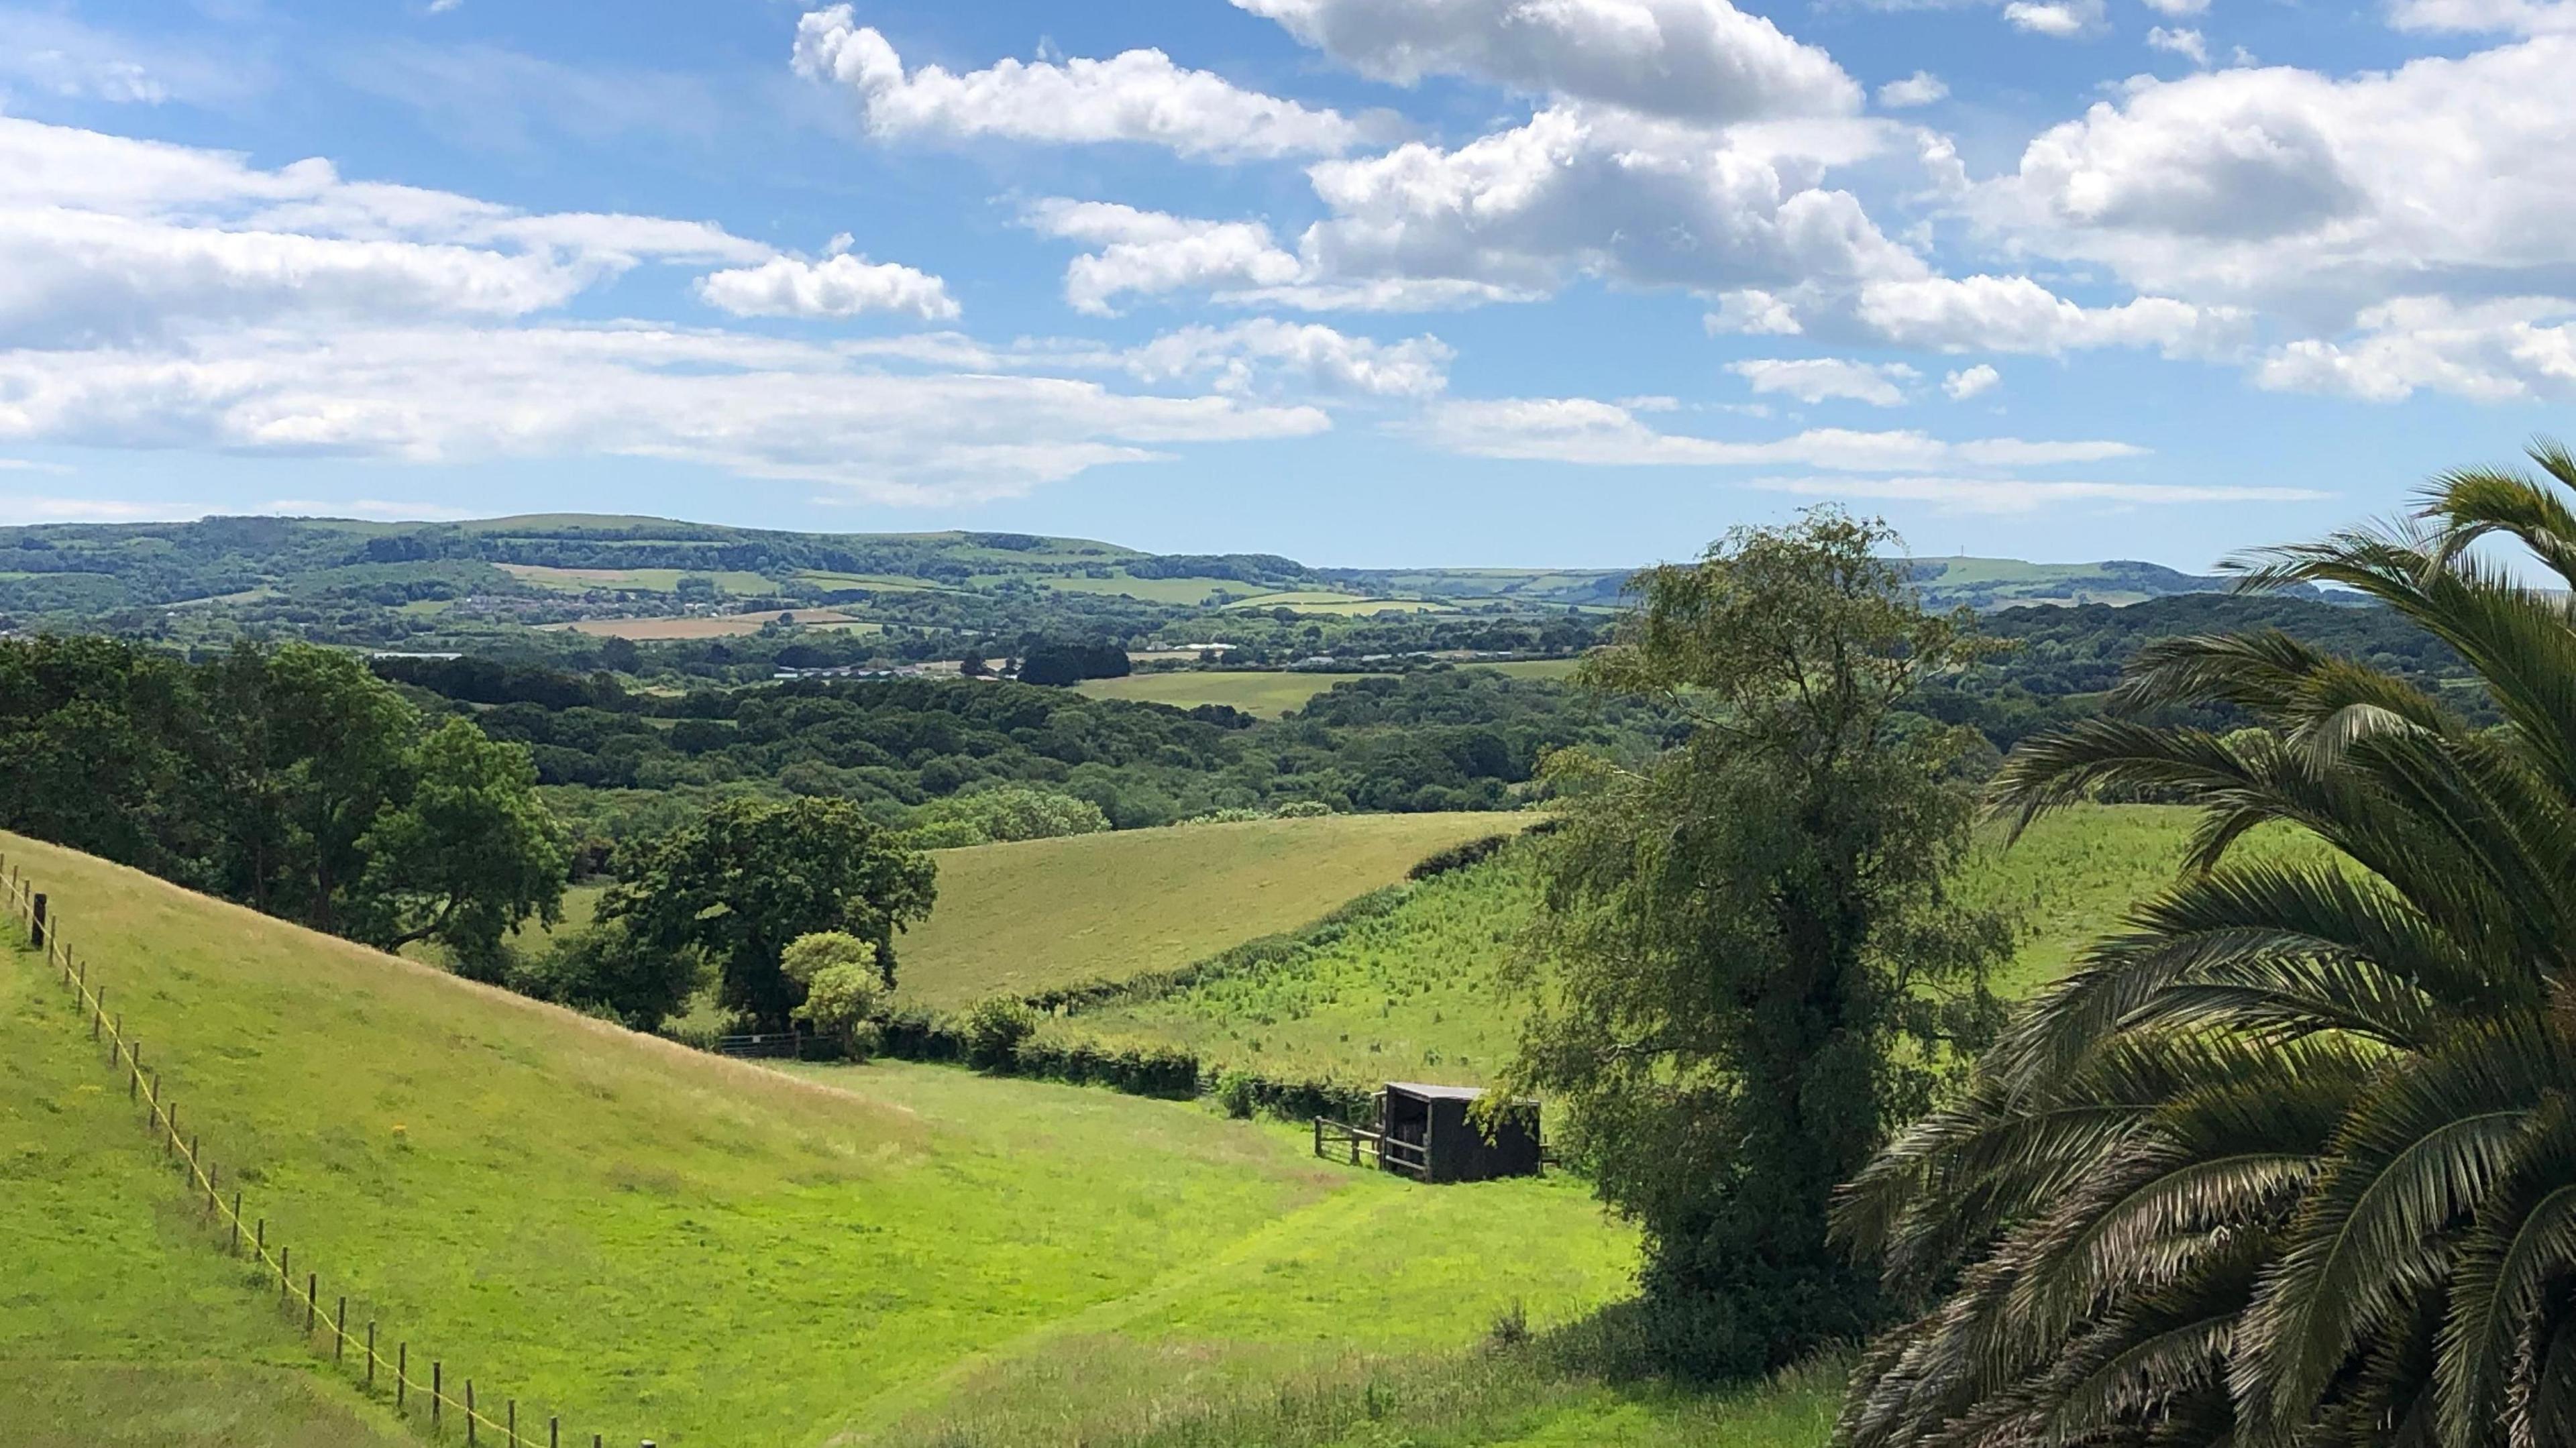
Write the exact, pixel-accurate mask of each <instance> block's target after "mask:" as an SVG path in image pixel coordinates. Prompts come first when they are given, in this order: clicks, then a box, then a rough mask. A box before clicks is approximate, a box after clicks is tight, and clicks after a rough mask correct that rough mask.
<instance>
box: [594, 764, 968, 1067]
mask: <svg viewBox="0 0 2576 1448" xmlns="http://www.w3.org/2000/svg"><path fill="white" fill-rule="evenodd" d="M616 872H617V883H616V884H614V885H611V886H610V887H609V889H608V893H607V894H606V895H605V896H603V897H602V898H601V901H600V906H599V917H600V918H601V919H602V920H616V921H622V922H623V923H624V924H625V926H626V928H627V930H628V931H629V932H630V933H631V934H632V935H633V937H634V940H635V943H636V944H637V945H638V946H640V947H642V948H644V949H648V950H660V951H668V952H680V951H693V952H699V953H702V954H703V955H704V957H705V958H706V959H708V960H710V961H712V962H714V964H715V966H716V968H717V970H718V972H719V978H720V998H721V999H722V1001H723V1003H724V1004H725V1005H727V1006H729V1007H732V1008H734V1009H736V1010H742V1011H747V1012H749V1013H750V1014H751V1015H752V1016H753V1017H754V1018H755V1019H756V1020H758V1021H759V1022H760V1023H761V1024H762V1025H764V1026H766V1027H769V1028H771V1029H779V1028H783V1027H785V1026H786V1024H787V1020H788V1015H789V1013H790V1012H791V1011H793V1010H794V1009H795V1008H796V1007H797V1006H798V1005H799V1004H801V1003H802V1002H803V1000H804V987H803V986H801V985H799V984H798V983H796V982H795V981H792V980H790V979H788V978H787V976H786V975H785V974H784V973H783V972H782V971H781V970H780V969H779V960H780V957H781V955H782V954H783V953H784V952H785V950H786V948H787V946H788V943H789V942H791V941H793V940H795V939H796V938H797V937H798V936H801V935H811V934H813V933H815V932H816V931H825V930H840V931H847V932H848V933H850V934H852V935H855V936H857V937H858V938H860V939H862V940H865V941H867V942H869V943H870V944H872V945H874V946H875V947H876V950H877V967H878V971H879V973H880V975H881V976H882V977H883V979H884V981H885V984H886V985H887V986H888V987H891V986H892V985H893V984H894V979H895V952H894V937H895V934H896V932H897V931H899V930H901V929H903V928H904V927H905V926H906V925H908V924H911V923H912V922H914V921H917V920H920V919H922V918H924V917H926V916H927V915H929V913H930V906H931V902H932V900H933V899H934V898H935V896H936V890H937V887H936V883H935V882H936V875H937V867H936V866H934V865H933V864H932V863H931V860H930V857H929V856H928V855H925V854H922V853H921V852H919V851H917V850H910V849H906V848H904V847H903V846H902V845H900V844H898V843H897V842H896V840H895V838H894V836H893V835H892V834H891V833H889V832H888V831H887V830H885V829H883V828H882V827H880V826H878V825H876V824H875V823H873V822H871V821H870V820H869V819H868V818H867V817H866V816H865V815H863V814H861V813H860V812H859V809H858V807H857V806H856V805H853V804H851V803H850V802H849V801H847V800H841V799H795V800H787V801H771V800H751V799H737V800H727V801H725V802H724V803H722V804H719V805H717V806H715V807H714V808H713V809H710V810H708V811H707V812H706V814H705V815H704V816H702V817H700V818H699V819H698V820H696V821H695V822H693V823H691V824H688V825H686V826H683V827H682V828H680V829H678V830H675V831H673V832H671V833H670V834H667V835H664V836H661V837H659V838H656V839H650V840H645V841H642V842H639V843H638V844H636V845H633V846H631V847H629V848H627V849H625V850H622V851H620V852H619V854H618V857H617V862H616Z"/></svg>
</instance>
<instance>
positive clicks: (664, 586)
mask: <svg viewBox="0 0 2576 1448" xmlns="http://www.w3.org/2000/svg"><path fill="white" fill-rule="evenodd" d="M493 566H494V567H497V568H499V569H500V570H501V571H502V572H504V573H507V574H509V575H510V576H511V577H513V578H516V579H518V580H519V581H520V582H522V583H530V584H534V585H536V586H537V587H539V588H544V589H549V590H552V591H554V592H557V593H590V592H593V591H595V590H599V589H608V590H613V591H615V592H619V593H670V592H673V591H675V590H677V589H678V588H679V586H680V580H681V579H682V578H685V577H689V576H690V575H691V574H692V573H693V572H694V570H691V569H685V568H548V567H546V566H545V565H543V564H539V563H500V564H495V565H493ZM704 576H706V577H708V578H712V579H714V580H715V584H716V587H718V588H720V589H722V590H724V591H725V592H727V593H746V594H763V593H775V592H777V591H778V586H777V585H776V584H774V583H772V582H770V580H769V579H768V578H767V577H765V576H764V575H762V574H758V573H747V572H744V571H742V570H740V569H731V568H719V569H711V570H709V571H708V572H707V573H706V574H705V575H704Z"/></svg>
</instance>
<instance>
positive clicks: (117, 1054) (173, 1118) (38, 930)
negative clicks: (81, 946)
mask: <svg viewBox="0 0 2576 1448" xmlns="http://www.w3.org/2000/svg"><path fill="white" fill-rule="evenodd" d="M0 866H5V868H6V875H5V878H0V901H5V902H6V905H7V908H8V911H9V913H10V914H11V915H12V916H13V917H14V918H15V920H16V922H17V923H18V925H19V926H20V927H21V929H22V930H23V932H24V934H25V936H26V939H27V948H28V949H30V950H34V951H37V952H40V953H41V954H42V955H43V957H44V963H45V965H46V966H47V967H48V968H50V969H52V970H53V971H55V972H56V973H57V974H59V975H60V976H61V977H62V983H63V986H64V988H65V989H66V990H68V991H69V992H70V993H71V994H72V995H73V996H74V997H76V998H77V1000H78V1001H79V1004H80V1007H81V1009H82V1010H84V1011H85V1012H87V1013H88V1015H89V1033H90V1040H91V1041H93V1042H98V1043H102V1044H104V1045H105V1046H106V1048H107V1061H106V1064H107V1066H108V1067H109V1068H110V1069H111V1070H114V1071H116V1072H117V1074H118V1075H120V1076H122V1077H123V1078H124V1079H125V1094H126V1099H127V1100H128V1101H130V1102H137V1103H140V1104H141V1105H142V1107H143V1117H144V1125H145V1127H146V1128H147V1129H148V1130H150V1131H151V1132H152V1134H153V1139H154V1140H155V1141H156V1142H157V1143H158V1144H159V1145H160V1147H161V1154H162V1156H163V1158H164V1160H165V1161H166V1162H168V1163H169V1164H171V1165H174V1166H176V1167H178V1168H179V1170H180V1172H181V1174H182V1175H184V1176H185V1177H186V1178H187V1182H188V1189H189V1196H190V1198H191V1200H192V1201H193V1202H195V1203H196V1205H197V1208H198V1220H199V1222H201V1223H202V1224H204V1226H205V1227H206V1230H207V1231H208V1233H209V1234H210V1235H211V1236H216V1237H220V1239H221V1246H220V1247H219V1250H221V1251H222V1252H223V1253H224V1255H226V1256H228V1257H233V1258H237V1259H238V1258H242V1257H243V1255H244V1251H243V1249H244V1248H245V1247H247V1248H248V1258H247V1263H246V1265H247V1266H249V1267H250V1269H251V1270H252V1272H253V1273H254V1274H256V1278H257V1281H258V1282H259V1283H260V1284H262V1288H263V1290H265V1284H266V1283H267V1282H268V1281H269V1280H270V1279H271V1278H274V1279H275V1281H276V1283H277V1301H278V1304H279V1305H280V1306H281V1307H283V1308H284V1309H285V1311H286V1313H287V1315H288V1317H289V1318H290V1319H292V1318H293V1316H294V1315H295V1313H296V1310H297V1309H298V1308H299V1307H300V1308H301V1309H302V1311H303V1317H304V1322H303V1326H302V1329H301V1331H302V1334H303V1340H304V1344H305V1346H306V1347H307V1348H310V1349H312V1350H313V1351H314V1352H315V1353H316V1355H317V1356H318V1355H319V1354H320V1352H321V1350H322V1346H321V1343H322V1342H325V1341H326V1342H327V1343H328V1345H329V1348H330V1353H331V1362H332V1363H333V1364H334V1365H335V1366H342V1367H348V1366H350V1358H351V1354H352V1351H353V1350H354V1352H355V1354H356V1356H357V1362H356V1364H355V1366H354V1367H352V1368H351V1371H352V1372H353V1373H357V1374H361V1375H362V1376H361V1377H360V1380H359V1382H358V1383H357V1384H356V1386H357V1387H358V1388H359V1390H360V1391H362V1392H363V1393H365V1394H366V1395H367V1396H368V1397H370V1398H376V1397H379V1396H380V1390H379V1388H378V1386H377V1381H376V1380H377V1377H378V1370H379V1369H382V1370H384V1371H385V1373H386V1374H387V1375H388V1376H389V1377H390V1380H391V1388H392V1392H393V1407H394V1412H395V1414H396V1415H397V1416H398V1417H400V1418H401V1419H402V1421H403V1422H404V1424H405V1425H406V1426H417V1417H416V1413H415V1410H414V1400H415V1399H419V1398H422V1397H423V1396H424V1395H425V1396H426V1398H427V1401H428V1405H429V1428H430V1432H431V1433H432V1434H433V1435H437V1434H440V1433H442V1432H444V1431H445V1430H446V1429H447V1428H448V1427H449V1426H451V1421H450V1420H452V1419H454V1418H456V1417H457V1416H458V1415H459V1414H460V1413H461V1414H462V1415H463V1418H464V1426H465V1437H466V1441H467V1442H468V1443H473V1442H477V1441H479V1440H480V1438H481V1437H482V1436H484V1435H490V1434H499V1435H501V1436H500V1437H499V1438H497V1439H495V1440H494V1441H496V1442H501V1443H505V1444H507V1445H508V1448H535V1445H536V1443H537V1442H538V1439H537V1437H536V1436H535V1435H534V1433H533V1431H531V1432H530V1433H521V1432H520V1431H519V1403H518V1400H517V1399H515V1398H505V1399H503V1408H502V1414H501V1416H500V1417H498V1418H495V1417H493V1416H491V1415H490V1414H489V1413H487V1412H485V1411H483V1409H482V1407H480V1406H478V1405H477V1403H476V1401H475V1395H474V1380H473V1379H472V1378H464V1379H462V1380H461V1381H462V1383H463V1384H464V1396H463V1397H461V1398H460V1397H458V1396H457V1395H456V1393H455V1391H454V1389H453V1388H452V1387H451V1382H452V1381H455V1380H454V1379H453V1378H452V1375H451V1374H449V1373H448V1372H447V1364H446V1362H445V1361H444V1360H443V1359H438V1358H432V1359H431V1360H430V1367H429V1381H428V1382H427V1383H423V1382H421V1381H420V1380H419V1379H418V1378H415V1377H413V1376H412V1374H411V1344H410V1343H409V1342H407V1341H406V1342H398V1343H396V1344H395V1346H394V1355H393V1356H392V1357H390V1358H388V1357H386V1356H385V1355H384V1354H383V1353H382V1352H381V1351H379V1350H378V1341H377V1339H378V1334H377V1330H376V1329H377V1322H376V1320H375V1319H372V1318H370V1319H368V1320H367V1321H366V1322H365V1324H364V1328H363V1333H360V1332H353V1331H351V1330H350V1327H349V1299H348V1298H347V1296H345V1295H343V1296H341V1297H339V1299H338V1301H337V1304H336V1307H335V1310H333V1311H331V1312H327V1313H326V1312H324V1311H323V1310H322V1293H321V1284H322V1278H321V1274H320V1273H319V1272H315V1271H307V1272H306V1273H305V1277H304V1281H303V1283H302V1285H301V1289H300V1290H299V1288H298V1284H297V1283H296V1281H295V1272H294V1266H293V1256H292V1249H291V1248H289V1247H288V1246H287V1245H286V1244H285V1243H284V1242H272V1241H270V1240H269V1236H268V1219H267V1218H265V1217H257V1218H254V1217H248V1216H245V1215H244V1214H243V1209H242V1192H241V1188H240V1187H238V1186H236V1187H235V1188H234V1189H233V1195H232V1200H231V1201H230V1202H226V1201H225V1200H224V1197H223V1192H222V1190H221V1188H220V1186H219V1185H218V1172H219V1168H218V1167H217V1165H216V1164H215V1163H214V1162H213V1160H212V1159H210V1158H209V1157H208V1156H207V1155H206V1154H205V1151H204V1149H203V1146H202V1143H201V1141H200V1139H199V1136H198V1134H197V1133H194V1132H191V1133H189V1134H188V1135H187V1136H185V1137H182V1136H181V1135H180V1134H179V1103H178V1102H177V1101H176V1100H174V1099H172V1097H171V1096H170V1094H169V1093H168V1092H167V1091H165V1090H163V1089H162V1085H161V1072H160V1070H159V1068H158V1067H153V1068H148V1069H147V1068H146V1067H145V1066H144V1064H143V1042H142V1041H141V1039H140V1038H138V1037H135V1036H130V1035H128V1034H127V1033H126V1030H125V1017H124V1014H123V1013H122V1012H119V1013H117V1014H114V1015H110V1014H109V1013H108V1011H107V1004H106V997H107V985H106V983H105V982H104V981H101V982H99V983H97V984H95V985H93V984H92V983H91V981H90V978H89V964H90V963H89V961H88V960H87V959H85V958H84V959H79V960H75V959H74V958H73V955H72V951H71V947H70V946H69V945H67V944H65V943H64V942H63V938H62V920H61V918H60V917H59V916H55V915H53V914H52V913H51V912H50V910H49V908H48V907H49V904H50V902H49V900H48V899H47V897H46V896H45V895H43V894H42V893H40V892H38V891H37V890H36V889H35V887H34V883H33V882H32V881H31V880H28V879H26V878H23V877H22V876H21V875H20V874H19V871H18V867H17V866H15V865H9V864H7V859H6V856H0ZM317 1339H319V1340H320V1341H317ZM483 1401H484V1402H485V1403H489V1402H490V1401H491V1400H490V1399H489V1397H486V1398H485V1399H484V1400H483ZM531 1421H533V1418H532V1420H531ZM478 1429H479V1430H481V1431H480V1433H479V1434H478V1432H477V1430H478ZM603 1436H604V1435H601V1434H597V1433H594V1434H592V1435H591V1440H590V1441H591V1448H600V1445H601V1443H602V1441H603ZM544 1441H545V1443H546V1445H547V1448H561V1443H562V1423H561V1420H560V1419H558V1418H555V1417H551V1416H550V1417H548V1418H547V1419H546V1431H545V1438H544Z"/></svg>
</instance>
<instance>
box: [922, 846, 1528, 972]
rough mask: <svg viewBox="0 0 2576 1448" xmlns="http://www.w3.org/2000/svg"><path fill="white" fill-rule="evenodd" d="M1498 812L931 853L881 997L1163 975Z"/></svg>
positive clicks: (1295, 917) (1323, 902) (1369, 884)
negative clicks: (921, 902) (932, 861)
mask: <svg viewBox="0 0 2576 1448" xmlns="http://www.w3.org/2000/svg"><path fill="white" fill-rule="evenodd" d="M1527 822H1528V820H1527V817H1525V816H1518V815H1507V814H1401V815H1335V816H1331V817H1329V818H1321V819H1290V820H1259V821H1253V822H1249V823H1244V824H1226V825H1177V826H1174V827H1172V828H1169V829H1159V830H1121V831H1117V832H1115V833H1111V834H1099V835H1076V836H1073V837H1071V838H1068V839H1060V840H1030V841H1026V842H1023V843H1020V844H1010V845H979V846H975V847H973V848H969V849H962V850H942V851H940V852H939V856H938V859H939V903H938V905H937V907H936V908H934V909H933V910H932V911H931V914H930V919H929V920H928V921H926V922H924V923H923V924H922V925H921V926H920V927H918V928H916V929H915V930H913V931H912V932H911V933H910V934H909V935H907V936H905V937H904V940H903V942H902V954H901V969H900V972H899V976H898V991H897V994H898V995H899V996H900V997H901V998H902V999H903V1000H905V1001H908V1002H910V1003H912V1004H916V1005H923V1006H928V1007H930V1008H932V1009H939V1010H945V1009H953V1008H957V1007H962V1006H967V1005H971V1004H973V1003H974V1002H975V1001H977V1000H980V999H982V998H983V997H985V996H987V995H992V994H995V993H996V992H1003V991H1008V992H1012V993H1015V994H1022V995H1025V994H1031V993H1035V992H1038V991H1044V990H1051V989H1062V988H1064V987H1068V986H1074V985H1081V984H1085V983H1088V982H1093V981H1110V980H1123V979H1130V978H1133V977H1135V976H1139V975H1148V974H1152V973H1154V972H1156V971H1164V970H1174V969H1178V968H1179V967H1181V966H1184V965H1188V964H1190V963H1191V962H1192V961H1196V960H1200V959H1204V958H1205V957H1207V956H1210V955H1214V954H1215V953H1217V952H1218V951H1220V950H1223V949H1225V948H1226V947H1228V946H1231V945H1237V944H1240V943H1242V942H1243V941H1246V940H1250V939H1252V938H1254V937H1256V936H1261V935H1269V934H1273V933H1276V932H1279V931H1284V930H1292V929H1294V928H1296V927H1297V926H1300V925H1303V924H1305V923H1306V922H1308V921H1310V920H1313V919H1315V918H1316V917H1318V916H1321V915H1323V914H1325V913H1326V912H1328V911H1330V910H1332V909H1333V908H1334V907H1336V906H1338V905H1340V904H1341V903H1342V902H1344V901H1346V900H1349V899H1351V898H1352V897H1354V896H1357V895H1362V894H1366V893H1367V892H1368V891H1371V890H1374V889H1376V888H1378V887H1379V886H1381V885H1386V884H1390V883H1392V882H1394V881H1396V880H1400V879H1402V878H1404V872H1405V871H1406V870H1408V869H1410V868H1412V866H1413V865H1414V864H1415V863H1416V862H1417V861H1419V860H1421V859H1422V858H1423V857H1424V856H1426V855H1430V854H1434V853H1436V852H1438V851H1440V850H1443V849H1446V848H1447V847H1449V846H1451V845H1454V844H1457V843H1459V842H1460V841H1462V840H1471V839H1477V838H1480V837H1483V836H1486V835H1493V834H1501V833H1503V832H1505V831H1509V830H1514V829H1518V828H1519V827H1520V826H1522V825H1523V824H1525V823H1527Z"/></svg>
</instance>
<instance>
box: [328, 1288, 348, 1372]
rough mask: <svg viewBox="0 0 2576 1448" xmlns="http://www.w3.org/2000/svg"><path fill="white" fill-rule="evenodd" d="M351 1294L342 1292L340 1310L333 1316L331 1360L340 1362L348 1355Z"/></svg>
mask: <svg viewBox="0 0 2576 1448" xmlns="http://www.w3.org/2000/svg"><path fill="white" fill-rule="evenodd" d="M348 1346H349V1294H347V1293H345V1292H343V1293H341V1294H340V1310H339V1311H338V1312H337V1313H334V1314H333V1315H332V1318H331V1361H333V1362H335V1363H336V1362H339V1361H340V1360H341V1359H342V1358H344V1357H346V1356H347V1355H348V1352H347V1350H348Z"/></svg>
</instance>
